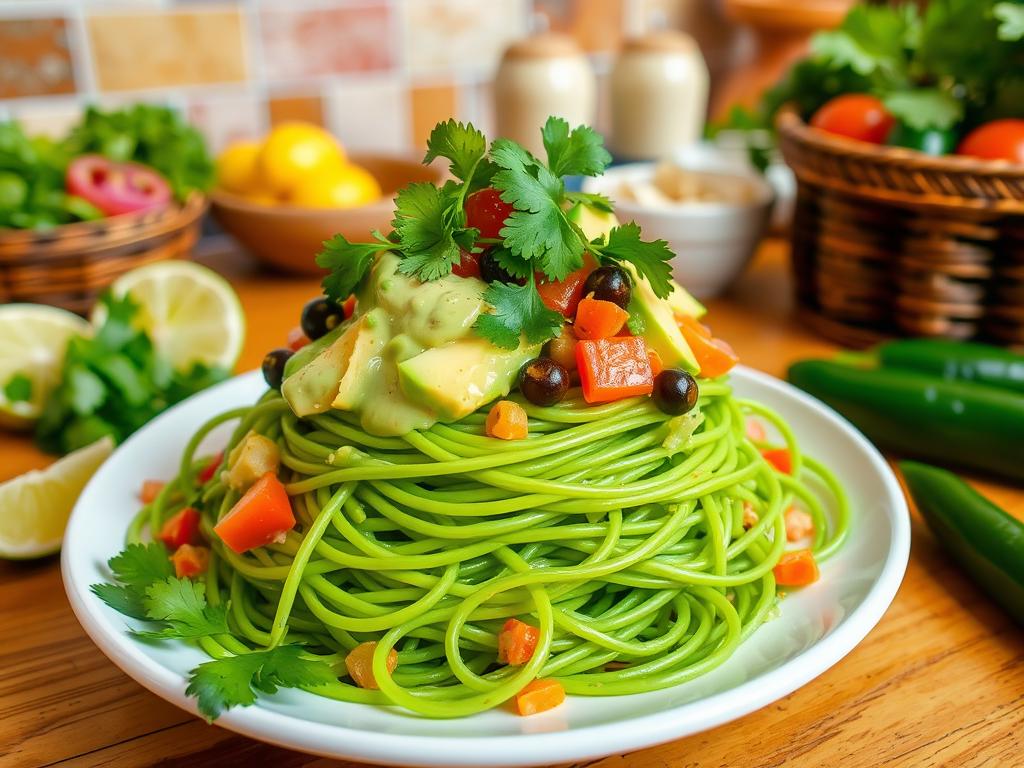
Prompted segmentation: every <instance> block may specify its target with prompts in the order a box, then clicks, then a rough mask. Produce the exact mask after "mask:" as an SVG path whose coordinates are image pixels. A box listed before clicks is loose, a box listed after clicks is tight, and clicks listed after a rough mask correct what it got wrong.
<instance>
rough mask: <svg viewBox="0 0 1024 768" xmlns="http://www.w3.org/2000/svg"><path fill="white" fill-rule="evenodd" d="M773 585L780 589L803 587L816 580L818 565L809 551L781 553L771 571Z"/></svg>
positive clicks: (800, 550)
mask: <svg viewBox="0 0 1024 768" xmlns="http://www.w3.org/2000/svg"><path fill="white" fill-rule="evenodd" d="M772 572H773V573H774V574H775V583H776V584H778V585H779V586H782V587H803V586H806V585H808V584H812V583H814V582H815V581H817V580H818V575H819V574H818V564H817V563H816V562H815V561H814V553H813V552H811V550H809V549H798V550H796V551H794V552H783V553H782V557H780V558H779V562H778V565H776V566H775V568H773V569H772Z"/></svg>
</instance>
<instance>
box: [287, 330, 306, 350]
mask: <svg viewBox="0 0 1024 768" xmlns="http://www.w3.org/2000/svg"><path fill="white" fill-rule="evenodd" d="M307 344H309V336H307V335H306V334H305V333H303V332H302V328H301V327H300V326H298V325H296V326H295V327H294V328H292V329H291V330H290V331H288V349H290V350H291V351H292V352H298V351H299V350H300V349H302V348H303V347H304V346H306V345H307Z"/></svg>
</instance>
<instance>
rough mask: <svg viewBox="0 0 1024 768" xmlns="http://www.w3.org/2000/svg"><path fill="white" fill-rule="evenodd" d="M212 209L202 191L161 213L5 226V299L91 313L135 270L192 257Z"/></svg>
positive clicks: (1, 299)
mask: <svg viewBox="0 0 1024 768" xmlns="http://www.w3.org/2000/svg"><path fill="white" fill-rule="evenodd" d="M206 206H207V199H206V196H205V195H203V194H200V193H198V192H196V193H193V194H192V195H191V196H190V197H189V199H188V200H186V201H185V202H184V203H183V204H181V205H178V204H176V203H175V204H172V205H168V206H167V207H166V208H161V209H159V210H155V211H143V212H141V213H125V214H122V215H120V216H110V217H108V218H105V219H97V220H96V221H81V222H76V223H74V224H64V225H62V226H59V227H54V228H53V229H47V230H28V229H2V228H0V304H3V303H6V302H31V303H39V304H52V305H53V306H57V307H62V308H64V309H68V310H71V311H72V312H78V313H79V314H85V313H87V312H88V311H89V309H90V308H91V307H92V305H93V303H94V302H95V300H96V296H97V295H98V294H99V293H100V292H101V291H102V290H103V289H104V288H106V287H107V286H108V285H110V283H112V282H113V281H114V280H116V279H117V278H118V277H120V276H121V275H122V274H124V273H125V272H127V271H128V270H130V269H134V268H135V267H139V266H142V265H143V264H149V263H151V262H154V261H162V260H164V259H187V258H189V257H190V256H191V254H192V248H193V246H194V245H195V243H196V241H197V240H198V239H199V229H200V223H201V219H202V216H203V213H204V212H205V211H206Z"/></svg>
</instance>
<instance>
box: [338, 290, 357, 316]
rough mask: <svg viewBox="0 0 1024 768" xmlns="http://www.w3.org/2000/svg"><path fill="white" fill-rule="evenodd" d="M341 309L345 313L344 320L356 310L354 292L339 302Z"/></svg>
mask: <svg viewBox="0 0 1024 768" xmlns="http://www.w3.org/2000/svg"><path fill="white" fill-rule="evenodd" d="M341 310H342V312H344V313H345V319H346V320H348V319H349V318H350V317H352V315H353V314H354V313H355V311H356V295H355V294H354V293H353V294H352V295H351V296H349V297H348V298H347V299H345V301H343V302H342V303H341Z"/></svg>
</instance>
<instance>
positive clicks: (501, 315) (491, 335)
mask: <svg viewBox="0 0 1024 768" xmlns="http://www.w3.org/2000/svg"><path fill="white" fill-rule="evenodd" d="M484 300H485V301H486V302H487V303H488V304H490V305H491V307H492V309H493V312H491V313H487V314H482V315H480V316H479V317H478V318H477V320H476V323H475V325H474V328H476V330H477V333H479V334H480V335H481V336H483V337H484V338H485V339H487V340H488V341H490V342H491V343H492V344H494V345H495V346H497V347H502V348H503V349H516V348H517V347H518V346H519V338H520V335H525V336H526V340H527V342H529V343H531V344H539V343H541V342H544V341H547V340H548V339H550V338H553V337H555V336H557V335H558V332H559V330H561V328H562V323H563V322H564V321H565V318H564V317H562V315H561V314H560V313H558V312H555V311H554V310H551V309H548V308H547V307H546V306H545V305H544V302H543V301H541V298H540V294H538V293H537V287H536V285H535V284H534V282H533V276H532V275H530V277H529V279H528V281H527V282H526V284H525V285H513V284H510V283H491V284H490V285H489V286H487V290H486V291H484Z"/></svg>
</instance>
